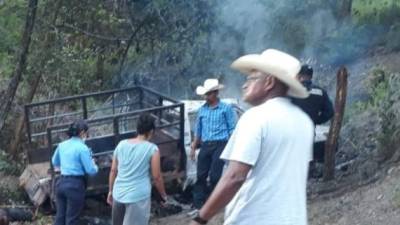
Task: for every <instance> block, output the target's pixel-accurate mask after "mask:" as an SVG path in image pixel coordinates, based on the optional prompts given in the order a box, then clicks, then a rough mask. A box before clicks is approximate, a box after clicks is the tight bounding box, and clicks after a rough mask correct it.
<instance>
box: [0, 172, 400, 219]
mask: <svg viewBox="0 0 400 225" xmlns="http://www.w3.org/2000/svg"><path fill="white" fill-rule="evenodd" d="M385 174H386V175H385V177H383V178H382V179H380V180H378V181H377V182H375V183H372V184H369V185H366V186H363V187H360V188H357V189H355V190H352V191H349V192H347V193H344V194H341V195H339V194H335V193H330V194H326V195H322V196H317V197H314V198H313V199H312V200H309V203H308V217H309V224H310V225H399V224H400V222H399V221H400V164H399V165H396V166H393V167H391V168H390V169H388V170H387V171H385ZM2 185H4V184H2ZM51 221H52V220H51V217H42V218H41V219H40V220H37V221H35V222H33V223H18V222H14V223H11V224H12V225H50V224H51V223H52V222H51ZM189 221H190V218H189V217H188V216H187V215H186V212H182V213H181V214H179V215H174V216H170V217H165V218H161V219H152V220H151V222H150V225H187V224H189ZM209 224H210V225H220V224H223V214H222V213H220V214H219V215H217V216H216V217H215V218H214V219H213V220H212V221H210V223H209Z"/></svg>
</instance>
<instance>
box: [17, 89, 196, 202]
mask: <svg viewBox="0 0 400 225" xmlns="http://www.w3.org/2000/svg"><path fill="white" fill-rule="evenodd" d="M144 112H146V113H150V114H151V115H152V116H154V118H155V119H156V131H155V134H154V136H153V139H152V142H154V143H156V144H157V145H158V147H159V149H160V153H161V167H162V172H163V176H164V179H165V182H166V183H170V182H172V181H173V182H174V183H179V182H181V180H182V179H183V177H184V175H185V173H184V172H185V165H186V154H185V144H186V145H189V144H190V139H188V138H185V128H184V126H185V109H184V103H181V102H178V101H176V100H174V99H172V98H169V97H167V96H164V95H162V94H160V93H158V92H156V91H153V90H151V89H148V88H146V87H142V86H135V87H131V88H125V89H118V90H110V91H104V92H97V93H89V94H85V95H78V96H72V97H66V98H60V99H54V100H48V101H43V102H37V103H33V104H29V105H26V106H25V114H26V125H27V134H28V138H29V144H30V145H29V146H30V147H29V149H28V151H27V153H28V154H27V155H28V166H27V167H26V169H25V170H24V172H23V174H22V175H21V177H20V183H21V185H22V186H23V187H24V189H25V190H26V192H27V194H28V195H29V197H30V199H31V201H32V202H33V204H34V205H36V206H40V205H42V204H44V203H45V202H47V203H52V200H53V195H54V188H53V187H54V183H55V179H56V178H57V173H56V171H55V170H54V168H53V167H52V165H51V163H50V158H51V156H52V154H53V152H54V150H55V148H56V147H57V144H58V143H60V142H62V141H63V140H65V139H66V138H67V135H66V130H67V129H68V126H69V125H70V124H71V123H72V122H73V121H74V120H76V119H85V120H86V121H87V123H88V125H89V134H90V137H89V138H88V139H87V140H86V144H87V145H88V146H89V147H90V148H91V149H92V152H93V157H94V158H95V160H96V161H97V164H98V166H99V173H98V174H97V175H96V176H94V177H88V180H87V196H91V195H92V196H93V195H101V194H105V193H107V192H108V174H109V170H110V166H111V161H112V155H113V151H114V149H115V147H116V145H117V144H118V142H119V141H120V140H122V139H126V138H130V137H133V136H134V135H135V133H136V131H135V127H136V121H137V118H138V116H139V114H141V113H144ZM187 136H188V135H186V137H187ZM185 139H186V142H187V143H185Z"/></svg>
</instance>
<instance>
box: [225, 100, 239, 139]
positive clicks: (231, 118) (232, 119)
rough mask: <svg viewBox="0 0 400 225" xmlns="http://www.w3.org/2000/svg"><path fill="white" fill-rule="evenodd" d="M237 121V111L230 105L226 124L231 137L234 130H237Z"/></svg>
mask: <svg viewBox="0 0 400 225" xmlns="http://www.w3.org/2000/svg"><path fill="white" fill-rule="evenodd" d="M236 120H237V118H236V113H235V110H234V109H233V107H232V106H231V105H228V108H227V112H226V123H227V126H228V132H229V136H231V135H232V133H233V130H234V129H235V126H236Z"/></svg>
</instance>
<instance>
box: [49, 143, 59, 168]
mask: <svg viewBox="0 0 400 225" xmlns="http://www.w3.org/2000/svg"><path fill="white" fill-rule="evenodd" d="M51 162H52V163H53V166H54V167H60V164H61V162H60V151H59V147H58V146H57V149H56V151H55V152H54V154H53V157H52V159H51Z"/></svg>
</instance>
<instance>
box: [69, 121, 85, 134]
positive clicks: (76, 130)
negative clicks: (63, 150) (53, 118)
mask: <svg viewBox="0 0 400 225" xmlns="http://www.w3.org/2000/svg"><path fill="white" fill-rule="evenodd" d="M88 130H89V126H88V125H87V123H86V121H84V120H82V119H80V120H76V121H75V122H73V123H72V124H71V125H70V126H69V128H68V131H67V134H68V136H69V137H77V136H79V134H80V133H81V132H82V131H85V132H87V131H88Z"/></svg>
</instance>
